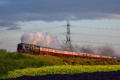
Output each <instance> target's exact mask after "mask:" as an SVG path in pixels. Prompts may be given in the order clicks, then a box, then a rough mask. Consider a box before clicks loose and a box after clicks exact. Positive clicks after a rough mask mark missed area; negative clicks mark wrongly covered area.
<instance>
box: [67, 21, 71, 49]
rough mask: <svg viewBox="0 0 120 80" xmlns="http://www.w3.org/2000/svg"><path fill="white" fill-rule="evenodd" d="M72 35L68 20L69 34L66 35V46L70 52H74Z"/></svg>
mask: <svg viewBox="0 0 120 80" xmlns="http://www.w3.org/2000/svg"><path fill="white" fill-rule="evenodd" d="M70 37H71V33H70V23H69V20H67V34H66V44H67V48H68V50H70V51H72V44H71V38H70Z"/></svg>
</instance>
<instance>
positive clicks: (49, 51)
mask: <svg viewBox="0 0 120 80" xmlns="http://www.w3.org/2000/svg"><path fill="white" fill-rule="evenodd" d="M17 52H18V53H29V54H34V55H40V54H42V55H54V56H65V57H79V58H90V59H113V57H110V56H101V55H96V54H88V53H82V52H73V51H67V50H61V49H53V48H48V47H42V46H39V45H34V44H26V43H19V44H18V45H17Z"/></svg>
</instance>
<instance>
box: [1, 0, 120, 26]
mask: <svg viewBox="0 0 120 80" xmlns="http://www.w3.org/2000/svg"><path fill="white" fill-rule="evenodd" d="M119 4H120V0H0V10H1V11H0V27H12V26H17V25H18V24H17V23H18V22H21V21H34V20H43V21H56V20H65V19H73V20H80V19H94V18H95V19H97V18H98V19H99V18H115V19H118V18H119V15H120V5H119ZM116 14H117V15H116Z"/></svg>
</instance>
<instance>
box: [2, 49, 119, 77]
mask: <svg viewBox="0 0 120 80" xmlns="http://www.w3.org/2000/svg"><path fill="white" fill-rule="evenodd" d="M118 64H120V62H118V61H117V60H115V59H112V60H103V59H102V60H101V59H83V58H72V57H62V56H50V55H30V54H22V53H17V52H6V51H5V50H0V76H4V75H5V74H7V73H8V72H10V71H14V70H17V69H24V68H39V67H45V66H62V65H118Z"/></svg>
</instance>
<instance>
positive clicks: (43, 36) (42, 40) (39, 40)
mask: <svg viewBox="0 0 120 80" xmlns="http://www.w3.org/2000/svg"><path fill="white" fill-rule="evenodd" d="M21 43H27V44H34V45H39V46H43V47H50V48H56V49H61V47H60V44H59V42H58V40H57V39H56V38H53V37H52V36H51V35H50V34H48V33H44V32H28V33H24V34H23V35H22V37H21Z"/></svg>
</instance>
